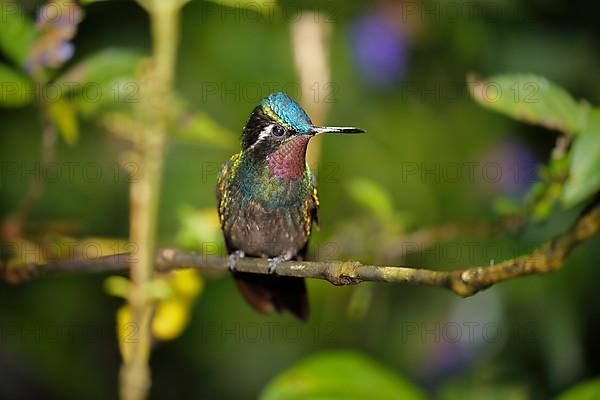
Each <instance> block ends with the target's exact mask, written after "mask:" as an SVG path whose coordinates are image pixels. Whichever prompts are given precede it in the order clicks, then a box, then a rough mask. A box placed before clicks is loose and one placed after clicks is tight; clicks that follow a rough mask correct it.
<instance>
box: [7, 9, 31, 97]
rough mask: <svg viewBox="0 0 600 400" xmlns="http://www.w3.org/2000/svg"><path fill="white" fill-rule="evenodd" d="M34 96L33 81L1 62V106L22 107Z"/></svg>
mask: <svg viewBox="0 0 600 400" xmlns="http://www.w3.org/2000/svg"><path fill="white" fill-rule="evenodd" d="M0 6H1V5H0ZM34 98H35V96H34V95H33V85H32V84H31V82H30V81H29V80H28V79H27V78H26V77H25V76H23V75H22V74H20V73H19V72H17V71H15V70H13V69H11V68H9V67H7V66H6V65H3V64H0V106H5V107H22V106H24V105H27V104H29V103H31V102H32V101H33V99H34Z"/></svg>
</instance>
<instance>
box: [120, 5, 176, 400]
mask: <svg viewBox="0 0 600 400" xmlns="http://www.w3.org/2000/svg"><path fill="white" fill-rule="evenodd" d="M184 3H185V2H184V1H181V0H151V1H148V0H146V1H143V2H141V4H142V5H143V6H144V8H146V10H147V11H148V13H149V14H150V21H151V26H152V40H153V55H152V59H151V60H150V63H149V65H148V66H147V70H146V71H143V72H142V76H141V79H140V95H141V96H140V97H141V98H140V103H139V105H138V107H137V109H136V117H137V118H138V119H139V122H140V123H141V126H142V132H141V134H140V135H135V136H134V137H135V138H136V139H135V140H134V157H135V162H136V163H137V164H138V171H139V172H138V177H136V178H137V180H136V181H135V182H134V183H132V185H131V189H130V202H131V214H130V226H131V232H130V238H131V241H132V243H134V244H135V246H136V250H137V251H136V256H135V257H134V258H135V261H132V262H131V264H130V269H131V282H132V285H131V290H130V294H129V299H128V301H129V306H130V309H131V315H132V320H133V326H134V328H135V331H136V336H135V339H134V340H133V341H132V343H126V344H125V345H127V346H128V351H127V352H124V354H123V366H122V368H121V398H122V399H125V400H141V399H144V398H146V397H147V394H148V391H149V389H150V384H151V378H150V367H149V365H148V362H149V359H150V347H151V340H152V338H151V331H150V326H151V324H150V322H151V318H152V311H153V305H154V299H153V297H152V295H151V290H150V287H151V283H152V278H153V270H154V252H155V248H156V223H157V215H158V205H159V194H160V188H161V181H162V168H163V158H164V154H163V148H164V144H165V142H166V138H167V123H168V115H169V102H170V98H171V90H172V83H173V76H174V70H175V62H176V54H177V42H178V23H179V12H180V9H181V7H182V5H183V4H184Z"/></svg>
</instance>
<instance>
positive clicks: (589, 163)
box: [562, 109, 600, 207]
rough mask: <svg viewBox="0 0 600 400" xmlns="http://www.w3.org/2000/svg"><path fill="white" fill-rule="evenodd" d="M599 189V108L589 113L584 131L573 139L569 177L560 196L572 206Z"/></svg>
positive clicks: (568, 205) (566, 203) (565, 202)
mask: <svg viewBox="0 0 600 400" xmlns="http://www.w3.org/2000/svg"><path fill="white" fill-rule="evenodd" d="M598 190H600V109H594V110H593V111H592V112H591V113H590V118H589V123H588V126H587V128H586V129H585V131H584V132H583V133H582V134H581V135H580V136H579V137H578V138H577V139H575V143H574V144H573V149H572V150H571V167H570V174H569V178H568V179H567V183H566V185H565V189H564V192H563V196H562V201H563V204H564V205H565V206H566V207H572V206H574V205H576V204H577V203H579V202H581V201H583V200H585V199H587V198H588V197H590V196H591V195H593V194H594V193H596V192H598Z"/></svg>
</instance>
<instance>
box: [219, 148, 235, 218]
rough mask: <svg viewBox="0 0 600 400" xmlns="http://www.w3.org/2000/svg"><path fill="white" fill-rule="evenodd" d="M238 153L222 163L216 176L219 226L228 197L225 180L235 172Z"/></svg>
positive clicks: (223, 216)
mask: <svg viewBox="0 0 600 400" xmlns="http://www.w3.org/2000/svg"><path fill="white" fill-rule="evenodd" d="M239 157H240V155H239V153H238V154H234V155H233V156H232V157H231V158H230V159H229V160H227V162H225V163H223V166H221V170H220V171H219V175H218V177H217V211H218V213H219V221H220V222H221V228H223V223H224V221H225V213H226V211H227V202H228V200H229V197H230V195H231V194H230V193H229V188H228V187H227V182H228V181H229V178H230V177H231V175H232V174H234V173H235V171H234V170H235V165H236V163H237V161H238V159H239Z"/></svg>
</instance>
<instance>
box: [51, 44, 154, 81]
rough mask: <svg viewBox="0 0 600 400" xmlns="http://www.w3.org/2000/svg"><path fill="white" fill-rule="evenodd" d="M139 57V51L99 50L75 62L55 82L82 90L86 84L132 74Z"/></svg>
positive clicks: (112, 79)
mask: <svg viewBox="0 0 600 400" xmlns="http://www.w3.org/2000/svg"><path fill="white" fill-rule="evenodd" d="M141 57H142V55H141V54H140V53H139V52H136V51H133V50H129V49H120V48H109V49H104V50H100V51H98V52H96V53H94V54H92V55H90V56H88V57H86V58H85V59H83V60H82V61H80V62H78V63H77V64H75V66H73V67H72V68H71V69H69V70H68V71H67V72H65V73H64V74H63V75H62V76H60V77H59V78H58V79H57V80H56V83H57V84H59V85H61V86H65V87H68V88H69V87H72V88H73V89H74V90H82V89H83V88H84V86H85V85H86V84H90V83H98V84H104V83H107V82H111V81H114V80H116V79H117V78H121V77H124V76H134V75H135V70H136V67H137V64H138V62H139V61H140V59H141Z"/></svg>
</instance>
